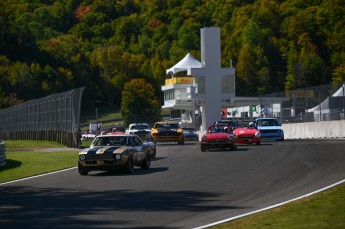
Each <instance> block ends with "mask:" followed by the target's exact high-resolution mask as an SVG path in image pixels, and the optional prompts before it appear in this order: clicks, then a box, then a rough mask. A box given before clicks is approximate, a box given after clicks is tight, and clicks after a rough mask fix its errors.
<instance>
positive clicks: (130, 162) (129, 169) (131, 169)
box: [125, 155, 134, 173]
mask: <svg viewBox="0 0 345 229" xmlns="http://www.w3.org/2000/svg"><path fill="white" fill-rule="evenodd" d="M125 171H126V172H127V173H133V172H134V163H133V156H132V155H130V156H129V157H128V159H127V163H126V165H125Z"/></svg>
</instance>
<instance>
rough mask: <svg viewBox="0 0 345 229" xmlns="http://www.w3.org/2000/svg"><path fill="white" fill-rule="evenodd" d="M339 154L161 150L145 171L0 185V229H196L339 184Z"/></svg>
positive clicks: (298, 144)
mask: <svg viewBox="0 0 345 229" xmlns="http://www.w3.org/2000/svg"><path fill="white" fill-rule="evenodd" d="M344 148H345V141H344V140H343V139H332V140H326V139H322V140H291V141H284V142H263V144H262V145H260V146H256V145H249V146H248V145H241V146H239V147H238V149H237V150H236V151H207V152H201V151H200V145H199V143H196V144H194V143H186V144H185V145H183V146H181V145H177V144H174V143H172V144H169V143H160V144H158V150H157V159H155V160H154V161H152V164H151V168H150V169H149V170H140V169H139V168H136V170H135V172H134V174H131V175H128V174H124V173H115V174H114V173H107V172H91V173H90V174H89V175H88V176H80V175H79V174H78V171H77V169H76V168H73V169H70V170H66V171H62V172H59V173H53V174H49V175H46V176H40V177H35V178H32V179H25V180H21V181H17V182H12V183H5V184H1V185H0V193H1V195H0V228H141V229H148V228H150V229H155V228H163V229H164V228H166V229H171V228H194V227H199V226H202V225H206V224H210V223H213V222H215V221H219V220H223V219H225V218H230V217H233V216H237V215H241V214H244V213H247V212H252V211H254V210H257V209H260V208H264V207H267V206H270V205H273V204H277V203H281V202H284V201H287V200H290V199H293V198H296V197H298V196H301V195H304V194H307V193H310V192H312V191H315V190H317V189H320V188H323V187H325V186H328V185H331V184H333V183H335V182H337V181H340V180H343V179H345V166H344V165H345V152H344ZM57 153H58V152H57ZM0 176H1V174H0Z"/></svg>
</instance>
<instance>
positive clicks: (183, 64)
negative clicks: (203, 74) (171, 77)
mask: <svg viewBox="0 0 345 229" xmlns="http://www.w3.org/2000/svg"><path fill="white" fill-rule="evenodd" d="M201 67H202V66H201V63H200V62H199V61H198V60H197V59H195V58H194V57H193V56H192V54H190V53H188V54H187V55H186V56H185V57H184V58H183V59H182V60H180V62H178V63H177V64H175V65H174V66H173V67H171V68H169V69H168V70H166V74H171V73H172V74H174V73H176V72H181V71H186V70H187V69H189V68H201Z"/></svg>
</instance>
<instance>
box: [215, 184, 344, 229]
mask: <svg viewBox="0 0 345 229" xmlns="http://www.w3.org/2000/svg"><path fill="white" fill-rule="evenodd" d="M211 228H213V229H225V228H230V229H259V228H260V229H261V228H265V229H276V228H279V229H294V228H296V229H304V228H305V229H310V228H312V229H328V228H332V229H338V228H339V229H341V228H345V184H344V183H343V184H340V185H338V186H336V187H333V188H331V189H328V190H326V191H324V192H321V193H318V194H315V195H313V196H310V197H307V198H304V199H301V200H298V201H294V202H291V203H289V204H286V205H284V206H281V207H278V208H275V209H272V210H268V211H265V212H261V213H257V214H254V215H251V216H247V217H245V218H242V219H238V220H234V221H231V222H228V223H224V224H221V225H218V226H214V227H211Z"/></svg>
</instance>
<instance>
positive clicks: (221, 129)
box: [208, 126, 226, 133]
mask: <svg viewBox="0 0 345 229" xmlns="http://www.w3.org/2000/svg"><path fill="white" fill-rule="evenodd" d="M225 127H226V126H212V127H210V128H209V129H208V130H209V132H211V133H216V132H225V130H224V128H225Z"/></svg>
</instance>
